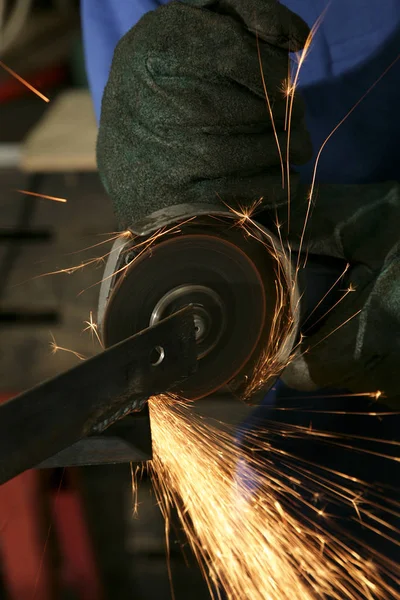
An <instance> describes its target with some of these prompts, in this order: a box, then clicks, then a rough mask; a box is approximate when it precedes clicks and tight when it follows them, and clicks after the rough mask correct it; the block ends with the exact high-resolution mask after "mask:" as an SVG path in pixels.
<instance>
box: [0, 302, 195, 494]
mask: <svg viewBox="0 0 400 600" xmlns="http://www.w3.org/2000/svg"><path fill="white" fill-rule="evenodd" d="M196 362H197V356H196V343H195V330H194V320H193V313H192V309H191V307H188V308H185V309H183V310H181V311H179V312H177V313H175V314H174V315H172V316H171V317H168V318H167V319H164V320H163V321H161V322H160V323H159V324H158V325H156V326H154V327H151V328H148V329H145V330H144V331H142V332H140V333H138V334H136V335H134V336H132V337H130V338H128V339H126V340H124V341H123V342H120V343H119V344H116V345H115V346H112V347H111V348H109V349H107V350H105V351H104V352H101V353H100V354H98V355H97V356H95V357H93V358H91V359H89V360H87V361H85V362H83V363H81V364H80V365H78V366H77V367H75V368H73V369H71V370H69V371H67V372H66V373H63V374H61V375H59V376H57V377H55V378H54V379H50V380H49V381H46V382H44V383H42V384H40V385H38V386H36V387H35V388H32V389H31V390H29V391H27V392H25V393H23V394H21V395H19V396H17V397H15V398H13V399H12V400H9V401H8V402H6V403H5V404H3V405H1V406H0V484H2V483H5V482H6V481H8V480H9V479H11V478H12V477H15V476H16V475H18V474H19V473H22V472H23V471H25V470H26V469H29V468H32V467H34V466H35V465H39V464H40V463H43V461H45V460H46V459H48V458H49V457H52V456H54V455H55V454H57V453H59V452H61V451H62V450H64V449H65V448H67V447H69V446H71V445H72V444H75V443H76V442H78V441H79V440H81V439H82V438H85V437H87V436H90V435H93V434H98V433H101V432H102V431H104V430H105V429H106V428H108V427H109V426H110V425H112V424H113V423H115V422H116V421H118V420H119V419H121V418H122V417H123V416H125V415H127V414H128V413H129V412H132V410H134V409H138V408H140V407H142V406H143V403H145V401H146V400H147V399H148V398H149V397H150V396H153V395H155V394H159V393H162V392H166V391H168V390H169V389H171V388H172V387H173V386H174V384H176V383H179V382H181V381H183V380H184V379H185V378H186V377H188V376H189V375H191V374H192V373H193V372H194V371H195V368H196Z"/></svg>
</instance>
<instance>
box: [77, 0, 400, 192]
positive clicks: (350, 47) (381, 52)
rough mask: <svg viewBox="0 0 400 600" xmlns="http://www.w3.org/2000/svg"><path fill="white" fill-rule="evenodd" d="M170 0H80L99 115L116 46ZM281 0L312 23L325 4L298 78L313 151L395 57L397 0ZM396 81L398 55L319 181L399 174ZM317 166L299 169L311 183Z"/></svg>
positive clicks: (331, 151) (328, 152)
mask: <svg viewBox="0 0 400 600" xmlns="http://www.w3.org/2000/svg"><path fill="white" fill-rule="evenodd" d="M168 1H169V0H101V1H99V0H81V11H82V25H83V35H84V45H85V57H86V67H87V74H88V79H89V84H90V88H91V92H92V97H93V102H94V107H95V112H96V117H97V119H98V120H99V117H100V108H101V98H102V95H103V90H104V87H105V84H106V82H107V79H108V74H109V71H110V66H111V61H112V57H113V53H114V48H115V46H116V45H117V43H118V41H119V40H120V38H121V37H122V36H123V35H124V34H125V33H126V32H127V31H128V30H129V29H130V28H131V27H133V26H134V25H135V24H136V23H137V22H138V21H139V19H140V18H141V17H142V15H144V14H145V13H146V12H148V11H150V10H154V9H156V8H157V7H158V6H160V5H161V4H167V3H168ZM249 1H250V0H249ZM281 1H282V2H283V3H284V4H286V5H287V6H288V7H289V8H290V9H292V10H293V11H295V12H297V13H298V14H299V15H300V16H302V17H303V19H304V20H305V21H307V23H308V24H309V25H310V26H312V25H313V24H314V23H315V22H316V21H317V19H318V18H319V17H320V16H321V13H322V12H323V11H324V9H327V10H326V12H325V13H324V16H323V19H322V22H321V24H320V27H319V29H318V31H317V33H316V35H315V36H314V40H313V44H312V47H311V51H310V52H309V55H308V56H307V59H306V60H305V62H304V65H303V67H302V71H301V75H300V88H301V89H302V93H303V97H304V100H305V105H306V119H307V125H308V128H309V131H310V134H311V138H312V141H313V145H314V148H315V154H316V153H317V151H318V149H319V148H320V147H321V144H322V143H323V142H324V140H325V139H326V137H327V136H328V135H329V134H330V132H331V131H332V130H333V128H334V127H335V126H336V125H337V124H338V123H339V122H340V121H341V119H343V117H344V116H345V115H346V114H347V113H348V112H349V111H351V109H352V107H353V106H354V105H355V104H356V102H357V101H358V100H360V98H361V97H362V96H363V94H365V92H366V91H367V90H368V89H369V88H370V87H371V86H372V85H373V84H374V83H375V82H376V81H377V80H378V79H380V77H381V75H382V74H383V73H384V72H385V70H386V69H387V67H388V66H389V65H390V64H391V63H392V62H393V61H394V60H395V58H396V57H397V56H398V52H399V44H400V11H399V10H398V5H399V0H368V2H366V0H351V2H350V1H349V0H335V1H334V2H330V1H329V0H319V1H318V2H315V1H314V0H281ZM399 78H400V60H399V61H397V63H396V64H395V65H393V67H392V68H391V69H390V70H389V72H388V73H387V74H386V75H385V77H383V78H382V80H381V81H379V84H378V85H377V86H376V89H373V90H372V91H371V93H370V94H368V95H367V97H366V98H365V99H364V100H363V101H362V102H361V103H360V105H359V106H357V110H355V111H354V113H353V112H352V114H351V115H350V116H349V118H347V119H346V121H345V122H344V123H343V125H342V126H341V127H340V128H339V130H338V131H337V132H336V133H335V135H334V136H333V137H332V139H331V140H329V143H328V144H327V146H326V148H324V151H323V153H322V156H321V160H320V162H319V167H318V181H320V182H327V183H368V182H375V183H376V182H378V181H385V180H388V179H398V177H399V175H398V174H399V170H400V154H399V152H398V139H399V137H400V119H399V117H398V107H399V105H400V86H399V85H398V82H399ZM314 159H315V156H314ZM313 164H314V162H313V161H311V162H310V163H308V164H307V165H305V166H304V167H301V168H300V169H299V170H300V174H301V176H302V178H303V180H304V181H306V182H307V181H310V179H311V177H312V172H313Z"/></svg>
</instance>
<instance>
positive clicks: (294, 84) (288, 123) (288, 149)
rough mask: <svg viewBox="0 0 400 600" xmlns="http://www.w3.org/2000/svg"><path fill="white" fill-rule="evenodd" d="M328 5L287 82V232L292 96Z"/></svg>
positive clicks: (289, 201)
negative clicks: (291, 77) (291, 80)
mask: <svg viewBox="0 0 400 600" xmlns="http://www.w3.org/2000/svg"><path fill="white" fill-rule="evenodd" d="M328 7H329V4H328V5H327V6H326V8H325V9H324V10H323V12H322V13H321V15H320V16H319V17H318V19H317V20H316V22H315V23H314V25H313V26H312V27H311V30H310V33H309V34H308V36H307V39H306V42H305V44H304V48H303V50H302V52H301V54H300V57H299V62H298V65H297V69H296V73H295V76H294V79H293V83H292V84H291V83H290V80H288V86H290V87H288V91H287V93H288V95H289V96H290V101H289V114H288V117H287V119H286V120H287V144H286V176H287V182H288V184H287V192H288V195H287V198H288V223H287V227H288V232H289V231H290V204H291V195H290V194H291V189H290V140H291V131H292V114H293V104H294V96H295V92H296V88H297V84H298V81H299V75H300V71H301V67H302V66H303V64H304V61H305V60H306V57H307V55H308V53H309V51H310V47H311V43H312V40H313V38H314V35H315V33H316V32H317V31H318V29H319V27H320V25H321V23H322V20H323V18H324V16H325V13H326V11H327V10H328Z"/></svg>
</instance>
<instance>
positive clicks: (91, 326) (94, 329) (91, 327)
mask: <svg viewBox="0 0 400 600" xmlns="http://www.w3.org/2000/svg"><path fill="white" fill-rule="evenodd" d="M84 325H87V327H85V329H83V331H90V333H91V334H92V339H93V338H94V336H95V337H96V339H97V341H98V342H99V344H100V346H101V347H102V348H103V349H104V344H103V342H102V339H101V337H100V334H99V328H98V325H97V323H96V322H95V321H94V320H93V312H92V311H90V313H89V321H85V322H84Z"/></svg>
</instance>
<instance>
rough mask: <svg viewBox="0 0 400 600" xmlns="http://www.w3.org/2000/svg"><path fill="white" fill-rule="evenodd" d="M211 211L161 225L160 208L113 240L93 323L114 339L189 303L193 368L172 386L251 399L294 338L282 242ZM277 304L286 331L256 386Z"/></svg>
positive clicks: (291, 289)
mask: <svg viewBox="0 0 400 600" xmlns="http://www.w3.org/2000/svg"><path fill="white" fill-rule="evenodd" d="M207 208H208V210H207V213H206V214H201V213H202V211H204V209H203V207H202V208H201V209H198V210H197V211H196V209H193V208H192V210H193V211H194V214H192V215H190V214H189V215H187V214H186V215H185V217H186V218H182V216H181V217H179V216H177V215H172V216H171V215H168V216H167V217H164V222H162V221H163V219H162V214H161V215H159V216H158V218H156V219H154V222H157V224H158V227H157V229H156V230H154V226H152V224H151V221H150V222H148V223H146V224H145V226H144V227H142V229H141V230H139V231H137V230H136V231H135V232H134V231H132V236H128V235H126V236H125V235H122V236H121V237H120V238H119V239H118V240H117V241H116V242H115V244H114V246H113V249H112V251H111V254H110V257H109V260H108V264H107V266H106V271H105V276H104V281H103V284H102V288H101V291H100V302H99V311H98V321H99V324H100V327H101V332H102V335H103V340H104V344H105V346H110V345H113V344H115V343H117V342H119V341H121V340H123V339H125V338H126V337H128V336H130V335H132V334H133V333H135V332H137V331H140V330H142V329H143V328H145V327H148V326H151V325H154V324H156V323H158V322H159V321H160V320H162V319H164V318H165V317H167V316H169V315H171V314H173V313H174V312H176V311H178V310H179V309H181V308H182V307H184V306H187V305H189V304H190V305H192V306H193V308H194V314H195V326H196V339H197V353H198V370H197V372H196V373H195V374H194V375H193V376H191V377H190V378H189V379H188V380H186V381H185V383H184V384H183V385H181V386H180V387H179V388H177V389H176V390H174V391H175V392H176V393H177V394H179V395H180V396H183V397H185V398H188V399H199V398H203V397H206V396H208V395H210V394H212V393H215V392H217V391H223V390H224V391H229V392H231V393H232V394H234V395H236V396H239V397H241V398H243V399H245V400H246V402H248V403H251V404H257V403H259V402H260V401H261V399H262V397H263V396H264V394H265V392H266V391H267V390H268V389H269V388H270V387H271V386H272V385H273V383H274V382H275V380H276V378H277V377H278V376H279V374H280V370H282V369H283V368H284V367H285V366H286V364H287V362H288V360H289V357H290V355H291V352H292V348H293V345H294V342H295V338H296V335H297V330H298V323H297V322H298V318H297V315H296V307H297V306H298V304H299V302H298V292H297V288H296V286H294V285H293V277H292V267H291V264H290V261H289V260H288V259H287V257H286V255H285V253H284V252H283V251H280V250H279V247H280V245H279V241H278V240H276V239H274V237H273V236H272V235H271V234H270V233H269V232H267V231H266V230H264V229H263V228H262V227H261V226H259V225H258V224H257V225H256V226H254V224H252V223H251V222H246V225H245V227H243V223H242V222H241V220H240V219H239V218H238V217H236V216H235V215H234V214H233V213H232V212H230V211H223V210H221V208H218V210H216V211H214V212H212V213H210V210H209V207H207ZM160 217H161V218H160ZM278 280H279V282H278ZM278 304H279V307H280V317H279V318H280V322H281V324H283V329H285V331H286V332H287V333H286V334H285V335H284V336H283V337H282V343H281V344H280V345H279V348H277V349H276V351H275V356H274V369H273V372H271V373H270V376H265V373H264V374H263V378H264V379H263V380H262V381H261V380H260V381H257V382H256V384H254V378H255V373H256V372H257V365H258V364H259V363H260V361H262V357H263V356H264V355H265V354H266V352H267V350H268V347H269V346H268V345H269V344H270V343H271V336H272V335H273V333H276V331H275V330H276V326H277V322H276V310H277V306H278ZM160 351H161V350H160ZM252 381H253V383H251V382H252ZM249 389H250V393H249Z"/></svg>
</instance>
